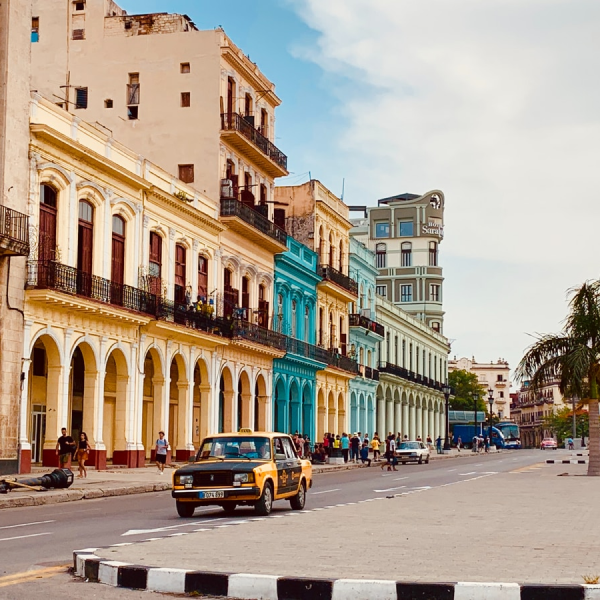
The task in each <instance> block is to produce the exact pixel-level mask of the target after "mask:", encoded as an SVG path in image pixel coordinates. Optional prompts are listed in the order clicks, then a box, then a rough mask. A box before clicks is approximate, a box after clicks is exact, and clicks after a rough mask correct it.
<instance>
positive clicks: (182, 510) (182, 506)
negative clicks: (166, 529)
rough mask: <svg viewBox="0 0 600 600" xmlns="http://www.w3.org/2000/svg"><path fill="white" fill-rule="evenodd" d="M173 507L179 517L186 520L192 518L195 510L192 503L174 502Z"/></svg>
mask: <svg viewBox="0 0 600 600" xmlns="http://www.w3.org/2000/svg"><path fill="white" fill-rule="evenodd" d="M175 507H176V508H177V514H178V515H179V516H180V517H184V518H188V519H189V518H190V517H193V516H194V510H196V506H195V505H194V504H193V503H192V502H181V501H179V500H176V501H175Z"/></svg>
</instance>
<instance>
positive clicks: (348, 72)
mask: <svg viewBox="0 0 600 600" xmlns="http://www.w3.org/2000/svg"><path fill="white" fill-rule="evenodd" d="M122 5H123V7H124V8H126V9H127V10H129V11H130V12H152V11H171V12H182V13H186V14H188V15H190V17H192V18H193V20H194V21H195V23H196V24H197V25H198V27H199V28H201V29H208V28H212V27H215V26H219V25H221V26H223V27H224V29H225V31H226V32H227V34H228V35H229V36H230V37H231V38H232V39H233V41H234V42H235V43H236V44H237V45H238V46H239V47H241V48H242V49H243V50H244V52H246V53H247V54H249V55H250V57H251V59H252V60H253V61H255V62H256V63H257V64H258V65H259V67H260V68H261V69H262V70H263V72H264V73H265V74H266V75H267V76H268V77H269V78H270V79H271V80H272V81H274V82H275V84H276V86H277V93H278V95H279V96H280V98H281V99H282V101H283V104H282V106H281V107H280V108H279V109H278V111H277V140H276V144H277V146H278V147H279V148H280V149H281V150H282V151H283V152H285V153H286V154H287V155H288V157H289V167H290V171H292V172H293V175H292V176H291V177H290V178H289V180H288V182H289V183H300V182H303V181H306V180H307V178H308V171H311V174H312V176H313V178H316V179H320V180H321V181H322V182H323V183H324V184H325V185H326V186H328V187H329V188H330V189H331V190H332V191H333V192H334V193H336V194H340V193H341V190H342V180H343V179H345V198H344V199H345V201H346V202H347V203H348V204H367V205H373V204H374V203H375V201H376V200H377V198H382V197H386V196H391V195H393V194H396V193H400V192H413V193H424V192H426V191H429V190H432V189H441V190H443V191H444V193H445V196H446V211H445V234H446V238H445V239H444V242H443V244H442V245H441V247H440V261H441V264H442V266H443V267H444V276H445V283H444V290H443V301H444V309H445V310H446V319H445V329H444V331H445V334H446V335H447V336H448V337H449V338H450V339H452V340H453V344H452V352H451V355H454V354H456V355H458V356H459V357H460V356H467V357H469V358H471V357H472V356H474V357H475V358H476V359H477V360H479V361H489V360H497V359H498V358H505V359H507V360H508V361H509V363H510V366H511V367H513V368H514V366H516V363H517V362H518V361H519V360H520V358H521V356H522V353H523V350H524V349H525V347H527V346H528V345H529V344H530V343H531V341H532V338H531V335H530V334H532V333H536V332H542V333H545V332H551V331H558V330H559V329H560V325H561V322H562V320H563V318H564V316H565V314H566V311H567V303H566V290H567V289H569V288H571V287H573V286H576V285H578V284H581V283H582V282H583V281H585V280H586V279H590V278H597V277H599V275H600V273H599V269H598V263H599V258H598V257H599V255H600V252H599V250H600V248H599V245H600V244H599V243H598V241H597V240H598V234H597V225H596V223H598V221H599V220H600V202H599V201H598V200H599V198H598V194H599V191H598V190H599V189H600V185H599V184H600V169H598V166H597V165H598V159H599V150H598V143H597V140H598V139H600V120H599V119H598V108H597V107H598V106H600V78H598V76H597V74H598V72H600V36H598V34H597V33H598V31H600V2H598V1H597V0H578V1H577V2H572V0H485V2H483V1H481V2H473V0H254V1H252V2H250V1H248V0H244V1H242V0H228V1H224V0H193V1H192V0H168V1H167V0H144V1H141V0H122ZM278 183H283V180H279V181H278Z"/></svg>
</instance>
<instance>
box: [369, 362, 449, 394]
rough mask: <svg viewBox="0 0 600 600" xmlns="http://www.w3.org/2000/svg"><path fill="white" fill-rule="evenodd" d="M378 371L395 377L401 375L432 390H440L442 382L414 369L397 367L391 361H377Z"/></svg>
mask: <svg viewBox="0 0 600 600" xmlns="http://www.w3.org/2000/svg"><path fill="white" fill-rule="evenodd" d="M379 372H380V373H389V374H390V375H395V376H396V377H401V378H402V379H405V380H406V381H410V382H412V383H417V384H419V385H424V386H426V387H428V388H431V389H433V390H437V391H438V392H441V391H442V384H441V383H440V382H439V381H435V380H433V379H431V378H429V377H425V376H423V375H419V374H418V373H415V372H414V371H409V370H408V369H405V368H404V367H399V366H398V365H395V364H393V363H389V362H382V363H379Z"/></svg>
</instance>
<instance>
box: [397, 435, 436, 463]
mask: <svg viewBox="0 0 600 600" xmlns="http://www.w3.org/2000/svg"><path fill="white" fill-rule="evenodd" d="M429 455H430V452H429V448H428V447H427V446H426V445H425V444H424V443H423V442H418V441H416V442H402V443H401V444H400V447H399V448H398V449H397V450H396V456H397V457H398V461H399V462H401V463H402V464H403V465H404V464H406V463H407V462H410V461H414V462H416V463H419V464H421V463H425V464H428V463H429Z"/></svg>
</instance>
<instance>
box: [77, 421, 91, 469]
mask: <svg viewBox="0 0 600 600" xmlns="http://www.w3.org/2000/svg"><path fill="white" fill-rule="evenodd" d="M90 450H91V448H90V442H89V440H88V436H87V434H86V433H85V431H82V432H81V433H80V434H79V444H78V445H77V455H76V456H77V463H78V464H79V475H78V476H77V477H83V478H85V477H87V469H86V468H85V461H86V460H87V459H88V458H89V451H90Z"/></svg>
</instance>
